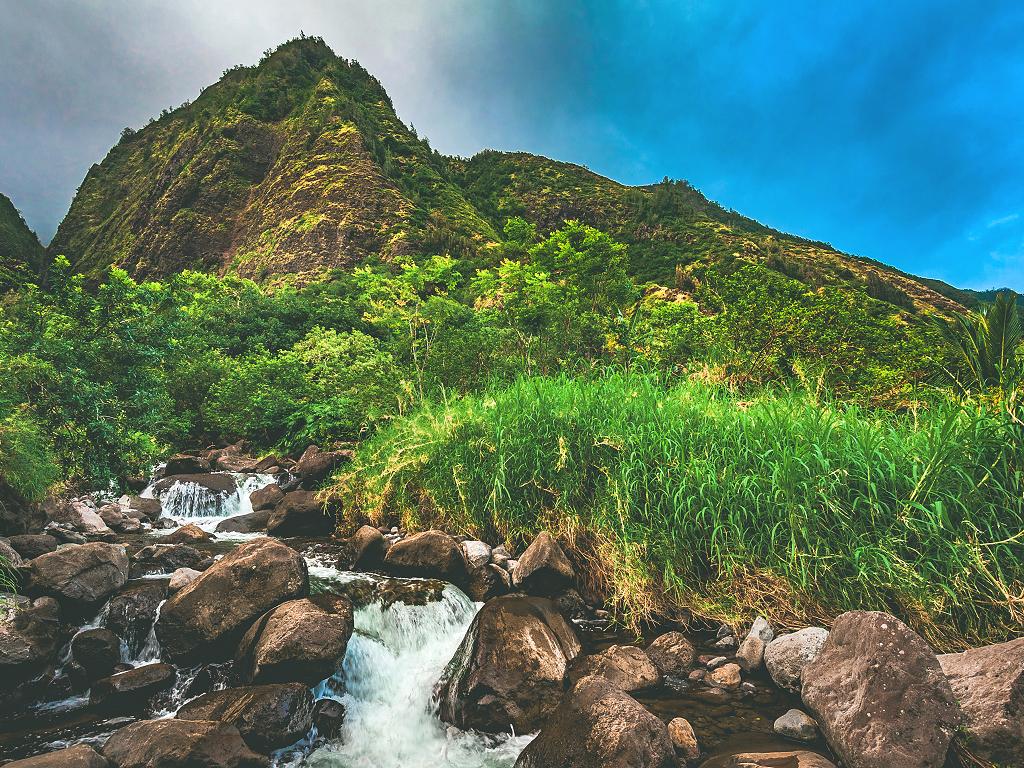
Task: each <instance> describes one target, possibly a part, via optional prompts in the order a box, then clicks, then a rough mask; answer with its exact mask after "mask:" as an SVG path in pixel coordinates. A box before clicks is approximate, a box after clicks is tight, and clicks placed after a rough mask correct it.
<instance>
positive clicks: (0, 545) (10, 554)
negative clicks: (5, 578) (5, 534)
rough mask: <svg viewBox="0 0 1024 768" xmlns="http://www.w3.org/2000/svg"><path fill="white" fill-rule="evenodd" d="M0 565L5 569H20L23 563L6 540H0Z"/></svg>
mask: <svg viewBox="0 0 1024 768" xmlns="http://www.w3.org/2000/svg"><path fill="white" fill-rule="evenodd" d="M0 563H3V565H4V566H6V567H7V568H21V566H23V565H24V564H25V561H24V560H22V559H21V555H20V554H19V553H18V550H16V549H15V548H14V547H12V546H11V543H10V542H9V541H8V540H7V539H0Z"/></svg>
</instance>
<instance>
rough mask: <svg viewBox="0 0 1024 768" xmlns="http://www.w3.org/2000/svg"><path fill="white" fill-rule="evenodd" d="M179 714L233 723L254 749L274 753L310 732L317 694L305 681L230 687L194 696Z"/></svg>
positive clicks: (181, 718)
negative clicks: (314, 695)
mask: <svg viewBox="0 0 1024 768" xmlns="http://www.w3.org/2000/svg"><path fill="white" fill-rule="evenodd" d="M175 717H176V718H178V719H179V720H219V721H220V722H222V723H230V724H231V725H233V726H235V727H236V728H237V729H238V732H239V733H241V734H242V738H243V739H245V743H246V744H248V745H249V746H250V747H252V748H253V749H254V750H256V751H257V752H272V751H273V750H275V749H280V748H281V747H287V746H288V745H289V744H294V743H295V742H296V741H298V740H299V739H301V738H302V737H303V736H305V735H306V734H307V733H309V729H310V728H311V727H312V725H313V694H312V693H310V690H309V687H308V686H306V685H303V684H302V683H279V684H274V685H257V686H252V687H246V688H227V689H224V690H220V691H211V692H210V693H205V694H203V695H202V696H200V697H199V698H197V699H193V700H192V701H190V702H189V703H187V704H186V705H185V706H183V707H182V708H181V709H179V710H178V713H177V714H176V715H175Z"/></svg>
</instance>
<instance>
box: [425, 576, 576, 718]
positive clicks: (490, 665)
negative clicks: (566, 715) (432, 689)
mask: <svg viewBox="0 0 1024 768" xmlns="http://www.w3.org/2000/svg"><path fill="white" fill-rule="evenodd" d="M579 653H580V643H579V640H577V639H576V635H575V634H574V632H573V630H572V627H570V626H569V624H568V623H567V622H566V621H565V619H563V618H562V616H561V615H560V614H559V613H558V612H557V611H556V610H555V607H554V605H553V604H552V602H551V601H550V600H547V599H544V598H537V597H526V596H523V595H506V596H504V597H498V598H495V599H494V600H491V601H490V602H488V603H486V604H485V605H484V607H483V608H481V609H480V611H479V613H477V615H476V617H474V619H473V623H472V624H471V625H470V627H469V630H468V631H467V632H466V636H465V637H464V638H463V640H462V644H461V645H460V646H459V649H458V650H457V651H456V652H455V656H454V657H453V658H452V660H451V662H450V663H449V664H448V667H447V668H446V669H445V671H444V674H443V675H442V678H441V682H440V683H438V699H439V702H440V717H441V719H442V720H444V721H445V722H448V723H451V724H452V725H455V726H458V727H459V728H463V729H467V728H472V729H474V730H478V731H484V732H487V733H507V732H508V731H509V728H512V729H514V730H515V732H516V733H529V732H531V731H535V730H537V728H539V727H540V726H541V725H542V724H543V722H544V720H545V718H546V717H547V716H548V715H549V714H550V713H551V712H552V711H553V710H554V709H555V707H556V706H557V705H558V702H559V700H560V699H561V698H562V694H563V692H564V690H565V680H566V671H567V668H568V665H569V662H571V661H572V660H573V659H575V658H576V657H577V656H578V655H579Z"/></svg>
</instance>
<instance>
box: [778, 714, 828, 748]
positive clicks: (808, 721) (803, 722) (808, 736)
mask: <svg viewBox="0 0 1024 768" xmlns="http://www.w3.org/2000/svg"><path fill="white" fill-rule="evenodd" d="M773 728H774V729H775V732H776V733H777V734H779V735H780V736H785V737H786V738H787V739H794V740H796V741H814V740H815V739H817V738H818V724H817V723H816V722H814V718H813V717H811V716H810V715H808V714H807V713H806V712H801V711H800V710H799V709H791V710H789V711H788V712H786V714H784V715H782V717H780V718H778V719H777V720H776V721H775V724H774V726H773Z"/></svg>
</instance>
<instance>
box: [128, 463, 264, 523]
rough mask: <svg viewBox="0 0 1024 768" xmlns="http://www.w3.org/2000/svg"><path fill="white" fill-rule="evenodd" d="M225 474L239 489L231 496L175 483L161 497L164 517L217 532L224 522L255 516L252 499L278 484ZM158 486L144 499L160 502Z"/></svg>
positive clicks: (259, 476) (256, 477)
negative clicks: (235, 517) (220, 524)
mask: <svg viewBox="0 0 1024 768" xmlns="http://www.w3.org/2000/svg"><path fill="white" fill-rule="evenodd" d="M218 474H221V473H218ZM223 474H230V475H231V476H232V477H233V479H234V481H235V485H236V487H235V490H234V491H233V492H231V493H223V492H217V491H214V490H211V489H210V488H206V487H205V486H202V485H200V484H198V483H191V482H176V483H174V484H173V485H172V486H171V487H170V488H168V489H166V490H165V491H163V492H162V493H161V494H160V496H159V499H160V508H161V511H162V513H163V516H164V517H169V518H171V519H173V520H176V521H178V522H179V523H181V524H185V523H195V524H197V525H199V527H201V528H204V529H209V530H213V529H214V528H215V527H216V526H217V523H219V522H220V521H221V520H223V519H224V518H227V517H234V516H236V515H244V514H248V513H249V512H252V511H253V509H252V502H251V500H250V496H252V494H253V493H255V492H256V491H258V490H260V489H261V488H265V487H266V486H268V485H270V484H271V483H273V482H275V480H276V478H275V477H274V476H273V475H266V474H244V473H240V472H230V473H223ZM154 486H155V483H154V484H151V485H150V486H149V487H148V488H146V489H145V490H144V491H143V492H142V494H141V495H142V496H143V497H144V498H157V497H156V494H155V492H154Z"/></svg>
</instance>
